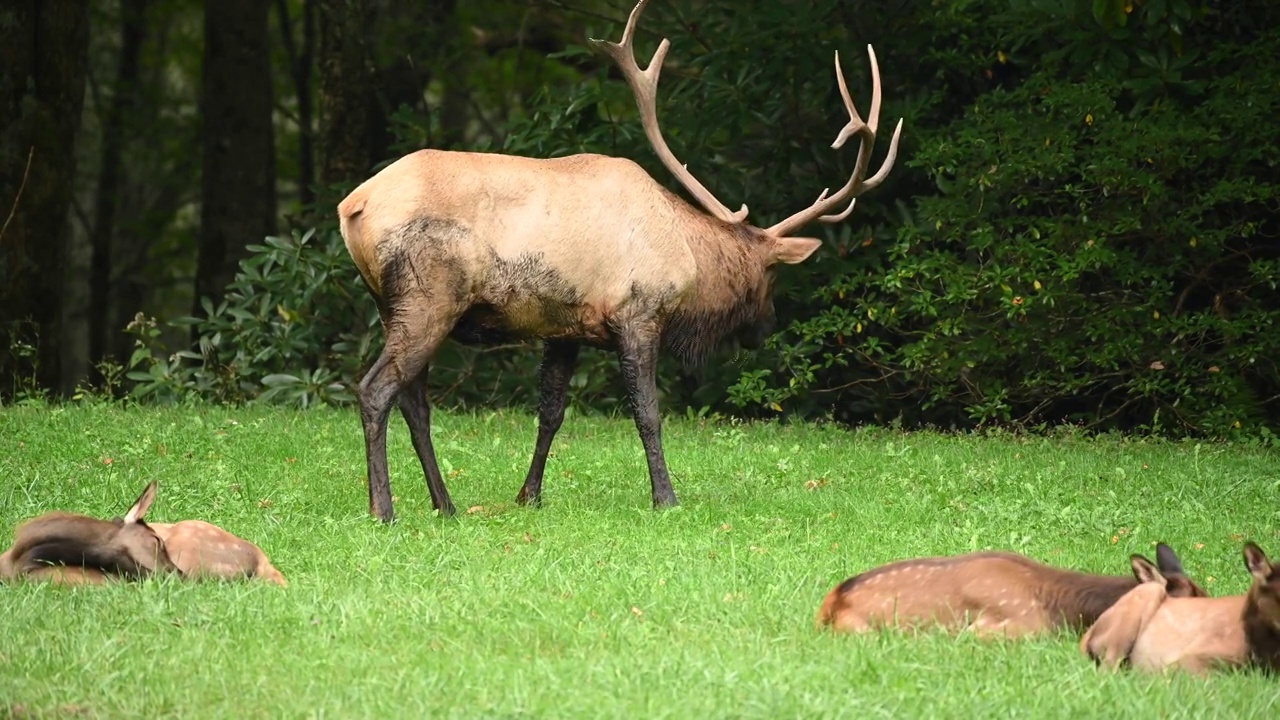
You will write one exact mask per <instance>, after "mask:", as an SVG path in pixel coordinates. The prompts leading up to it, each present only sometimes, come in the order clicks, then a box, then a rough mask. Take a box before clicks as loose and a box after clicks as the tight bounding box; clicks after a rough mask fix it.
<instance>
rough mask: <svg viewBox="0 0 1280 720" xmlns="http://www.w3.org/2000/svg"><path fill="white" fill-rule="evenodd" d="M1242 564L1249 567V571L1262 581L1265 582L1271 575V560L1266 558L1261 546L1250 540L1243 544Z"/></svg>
mask: <svg viewBox="0 0 1280 720" xmlns="http://www.w3.org/2000/svg"><path fill="white" fill-rule="evenodd" d="M1244 566H1245V567H1247V568H1249V573H1250V574H1252V575H1253V576H1254V577H1255V578H1257V579H1258V580H1260V581H1262V582H1267V580H1268V579H1269V578H1270V577H1271V561H1270V560H1268V559H1267V554H1266V553H1264V552H1262V548H1260V547H1258V546H1257V545H1256V544H1254V543H1252V542H1247V543H1245V544H1244Z"/></svg>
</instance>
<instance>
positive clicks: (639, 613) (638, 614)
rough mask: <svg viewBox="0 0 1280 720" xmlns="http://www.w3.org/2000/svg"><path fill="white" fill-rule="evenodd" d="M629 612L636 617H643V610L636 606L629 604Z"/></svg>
mask: <svg viewBox="0 0 1280 720" xmlns="http://www.w3.org/2000/svg"><path fill="white" fill-rule="evenodd" d="M631 614H632V615H635V616H636V617H644V611H643V610H641V609H640V608H638V607H636V606H635V605H632V606H631Z"/></svg>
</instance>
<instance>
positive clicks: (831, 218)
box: [818, 198, 858, 223]
mask: <svg viewBox="0 0 1280 720" xmlns="http://www.w3.org/2000/svg"><path fill="white" fill-rule="evenodd" d="M857 204H858V198H854V199H852V200H850V201H849V207H847V208H845V209H844V212H842V213H838V214H836V215H823V216H822V217H820V218H818V222H824V223H838V222H840V221H841V220H844V219H845V218H847V217H849V215H850V214H851V213H852V212H853V206H854V205H857Z"/></svg>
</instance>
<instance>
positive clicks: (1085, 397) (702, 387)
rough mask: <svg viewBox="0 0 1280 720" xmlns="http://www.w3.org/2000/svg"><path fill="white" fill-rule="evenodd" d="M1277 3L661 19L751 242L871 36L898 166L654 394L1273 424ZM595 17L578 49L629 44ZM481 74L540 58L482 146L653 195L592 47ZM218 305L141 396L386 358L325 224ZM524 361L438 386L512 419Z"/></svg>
mask: <svg viewBox="0 0 1280 720" xmlns="http://www.w3.org/2000/svg"><path fill="white" fill-rule="evenodd" d="M1273 5H1274V4H1273V3H1267V2H1261V0H1250V1H1248V2H1243V3H1239V4H1233V5H1231V6H1230V7H1228V8H1224V9H1216V8H1213V7H1209V6H1198V5H1193V4H1190V3H1188V2H1185V0H1146V1H1145V2H1121V1H1120V0H1097V1H1096V2H1095V1H1094V0H1073V1H1072V2H1067V3H1062V2H1056V1H1050V0H951V1H947V2H942V1H938V2H924V1H922V0H921V1H912V0H908V1H907V2H900V1H899V2H892V3H890V2H870V3H856V4H854V3H842V2H836V1H835V0H819V1H817V2H809V3H774V2H764V1H763V0H760V1H758V2H727V1H725V2H715V1H709V2H696V3H678V2H673V3H665V2H662V3H658V2H655V3H653V4H652V7H651V8H650V9H649V10H648V11H647V13H646V15H645V18H644V21H643V22H642V24H641V28H640V32H639V33H638V37H637V45H638V50H637V54H638V56H639V59H640V62H641V64H642V65H643V64H645V63H646V62H647V61H648V58H649V57H650V54H651V53H652V52H653V49H654V47H655V46H656V42H657V38H658V37H668V38H669V39H670V41H671V44H672V49H671V52H670V55H669V56H668V59H667V62H666V65H665V67H664V71H663V74H662V85H661V89H660V92H659V108H658V113H659V118H660V121H661V124H662V128H663V132H664V134H665V136H666V137H667V140H668V142H669V143H670V145H671V147H672V149H673V151H674V152H675V154H676V155H677V156H678V157H679V158H680V159H681V161H683V162H687V163H688V164H689V167H690V169H691V170H692V171H693V172H694V174H695V175H696V176H697V177H699V178H700V179H701V180H702V181H703V182H704V183H705V184H706V185H707V186H708V187H709V188H712V190H713V192H714V193H715V194H716V195H717V196H718V197H719V198H720V199H721V200H722V201H723V202H724V203H725V204H727V205H729V206H731V207H737V205H738V204H739V203H743V202H745V203H747V204H748V206H749V207H750V208H751V215H750V218H749V220H750V221H751V222H754V223H756V224H760V225H768V224H771V223H772V222H774V221H776V220H777V219H779V218H781V217H784V216H786V215H788V214H790V213H791V212H794V211H795V210H797V209H799V208H801V207H803V206H805V205H807V204H808V203H809V202H811V201H812V199H813V198H814V197H815V196H816V195H817V193H818V192H819V191H820V190H821V189H822V187H824V186H834V185H839V184H840V183H842V182H843V181H844V179H845V178H846V177H847V175H848V173H849V172H850V170H851V166H852V163H853V158H854V155H855V150H854V149H853V148H846V149H845V150H844V151H841V152H835V151H832V150H831V149H830V148H829V147H828V144H829V143H830V141H831V139H832V138H833V137H834V135H835V133H836V131H837V130H838V129H839V127H840V125H841V124H843V122H844V117H843V110H842V108H841V104H840V100H839V96H838V94H837V92H836V86H835V82H834V76H833V72H832V67H831V57H830V56H829V55H828V54H827V52H828V50H826V48H839V49H840V50H841V62H842V64H843V67H844V69H845V73H846V76H847V77H848V79H849V85H850V88H851V90H852V91H853V94H854V98H855V101H856V103H857V104H858V105H859V107H860V109H862V110H863V111H864V112H865V110H866V109H867V105H868V101H869V95H870V92H869V90H870V87H869V86H870V83H869V79H868V78H869V72H868V63H867V59H866V55H865V52H864V50H863V49H864V48H865V46H866V44H868V43H871V44H874V45H875V47H876V50H877V55H878V57H879V60H880V67H881V72H882V76H883V79H884V99H885V106H884V111H883V113H882V118H881V119H882V128H886V130H885V131H884V132H883V134H884V135H887V134H888V130H887V128H891V127H892V124H893V123H894V122H896V120H897V118H899V117H905V119H906V129H905V132H904V139H903V144H902V151H901V155H900V158H899V161H898V166H897V168H896V169H895V170H894V173H893V174H892V175H891V176H890V178H889V180H888V181H887V182H886V183H885V184H884V185H882V186H881V187H879V188H877V189H876V190H875V191H873V192H870V193H868V194H867V196H866V197H865V198H862V199H860V200H859V203H858V209H857V211H856V212H855V213H854V215H853V216H852V217H851V218H850V219H849V220H848V221H846V222H844V223H842V224H839V225H835V226H822V225H818V226H814V227H811V228H809V229H808V230H806V232H808V233H811V234H815V235H817V236H819V237H821V238H823V239H824V242H825V244H824V248H823V249H822V250H821V251H820V252H819V253H818V254H817V255H816V256H815V257H814V258H813V259H812V260H810V261H809V262H808V263H806V264H804V265H801V266H797V267H789V268H784V269H782V270H780V272H779V282H778V287H777V292H776V300H777V305H778V314H779V320H780V323H781V324H780V327H781V328H782V330H781V331H780V332H779V333H778V334H777V335H775V336H774V337H773V338H772V339H771V341H770V343H769V346H768V348H767V349H766V350H764V351H761V352H758V353H752V354H740V355H737V356H733V357H731V358H730V357H729V356H725V357H721V358H718V359H716V360H715V361H713V362H712V363H711V364H710V365H709V366H708V367H706V368H704V369H703V370H702V371H700V372H699V373H698V374H697V375H696V376H693V377H687V376H683V375H681V374H680V373H679V370H678V368H676V367H675V364H674V363H670V364H669V365H665V366H664V367H663V369H662V373H661V375H660V378H659V382H660V386H661V387H662V388H663V390H664V393H665V395H666V398H665V401H664V402H665V403H666V407H667V408H668V409H670V410H679V409H681V408H682V407H683V408H685V409H687V410H692V409H694V408H697V409H698V411H701V412H705V411H709V410H716V411H733V412H736V413H739V414H746V415H763V416H772V415H776V414H778V413H780V412H782V413H787V414H791V415H795V416H801V417H822V416H828V417H835V418H837V419H839V420H842V421H846V422H850V423H860V422H882V423H883V422H893V421H900V422H904V423H908V424H935V425H941V426H957V427H969V426H975V425H983V424H1011V425H1018V426H1023V427H1031V426H1037V425H1040V424H1049V425H1051V424H1057V423H1063V422H1066V423H1073V424H1085V425H1089V426H1092V427H1096V428H1099V429H1110V428H1116V429H1137V430H1142V431H1156V432H1168V433H1173V434H1209V435H1222V434H1231V433H1234V432H1245V433H1249V434H1257V433H1258V432H1266V429H1267V428H1268V427H1274V426H1275V425H1276V424H1277V419H1278V418H1280V406H1278V404H1277V398H1278V397H1280V373H1278V372H1277V367H1276V362H1275V358H1277V357H1280V352H1278V351H1280V347H1278V346H1280V335H1278V334H1277V333H1275V332H1273V331H1272V326H1273V325H1274V324H1275V323H1276V321H1277V320H1278V319H1280V318H1278V317H1277V308H1280V303H1278V302H1277V300H1280V298H1277V292H1276V287H1275V284H1276V281H1277V279H1278V276H1280V257H1277V250H1276V245H1275V240H1276V235H1277V232H1280V228H1277V217H1276V216H1277V211H1276V208H1277V207H1278V206H1280V202H1278V201H1280V196H1278V191H1277V189H1276V188H1277V179H1278V178H1277V165H1276V162H1277V160H1276V158H1277V157H1280V153H1278V152H1277V151H1278V150H1280V148H1278V147H1277V145H1278V144H1280V141H1278V140H1277V137H1276V134H1275V131H1274V118H1275V117H1276V111H1277V109H1278V108H1277V105H1280V86H1277V84H1276V82H1275V80H1274V78H1276V77H1280V59H1278V58H1280V34H1278V33H1277V31H1276V30H1274V28H1275V27H1277V23H1276V22H1275V20H1276V19H1277V17H1276V16H1277V14H1280V11H1278V10H1277V9H1275V8H1273V7H1272V6H1273ZM1277 7H1280V6H1277ZM624 12H625V8H618V9H616V11H615V12H613V13H612V16H613V17H614V18H615V19H616V20H621V19H622V18H623V13H624ZM591 22H593V23H594V25H593V26H590V27H587V28H585V32H584V33H583V34H584V35H585V36H588V37H609V38H616V37H617V35H618V33H619V32H620V26H619V25H618V24H615V23H606V22H601V21H598V20H594V19H593V20H592V21H591ZM583 40H585V38H583ZM562 47H563V46H562ZM486 62H488V61H486ZM493 62H496V63H497V64H496V65H495V64H485V63H480V64H479V65H475V66H473V67H471V69H470V70H469V72H470V73H471V75H470V76H471V77H475V78H483V77H487V76H489V75H494V76H495V77H496V76H502V77H516V76H518V75H519V74H520V73H525V74H528V73H531V72H532V73H535V74H536V75H537V77H540V78H542V79H543V89H542V90H541V92H539V93H538V94H536V95H534V96H532V97H531V98H530V99H527V100H526V101H525V102H524V104H523V106H522V107H521V108H520V109H519V110H518V111H514V110H513V111H512V112H511V113H510V114H508V115H507V116H506V117H507V118H508V122H507V124H506V125H505V126H503V127H501V128H494V129H493V130H494V131H493V132H490V131H489V130H488V129H486V131H485V132H484V133H481V135H483V137H484V138H485V139H484V140H483V141H482V142H481V141H478V142H480V144H482V145H484V144H486V143H493V144H494V146H497V145H499V144H500V146H501V150H502V151H504V152H512V153H518V154H524V155H530V156H536V157H554V156H561V155H566V154H570V153H575V152H600V153H606V154H611V155H617V156H622V157H628V158H631V159H634V160H636V161H637V162H639V163H641V164H642V165H644V166H645V167H646V168H647V169H648V170H649V171H650V172H651V173H652V174H653V176H654V177H655V178H658V179H659V180H660V181H662V182H664V183H668V184H669V185H670V184H671V183H670V177H669V173H667V172H666V171H665V170H664V169H663V168H662V167H661V166H660V164H659V163H658V162H657V160H656V159H655V158H654V155H653V153H652V151H651V150H650V148H649V146H648V143H647V141H646V139H645V138H644V135H643V133H642V131H641V129H640V125H639V122H638V118H637V116H636V112H635V109H634V102H633V99H632V97H631V94H630V92H629V90H628V88H627V87H626V85H625V84H624V83H622V82H621V81H620V80H618V79H617V76H616V72H613V71H611V69H610V67H609V63H608V61H607V60H606V59H605V58H604V57H602V56H597V55H594V54H592V53H591V52H590V51H588V50H587V49H586V48H585V43H584V44H583V45H569V46H568V47H564V49H563V50H562V51H560V52H558V53H555V54H553V55H552V56H551V57H550V58H548V59H546V60H543V61H539V62H538V63H534V64H529V63H525V64H524V65H522V66H517V65H511V66H510V67H508V66H507V65H503V63H504V62H508V64H510V63H509V61H501V60H495V61H493ZM504 68H505V69H504ZM522 68H523V69H522ZM477 92H478V91H477ZM485 102H488V101H485ZM440 122H441V120H440V118H439V117H436V116H434V115H432V114H430V113H427V114H419V113H418V112H417V111H414V110H410V109H407V108H406V109H403V110H402V111H401V113H400V114H398V115H397V116H396V118H395V127H396V128H397V130H398V131H399V132H400V133H401V135H402V140H401V141H402V145H401V147H404V148H408V147H413V146H418V145H421V144H423V143H428V142H431V139H432V137H433V133H434V132H435V130H433V128H438V127H439V123H440ZM477 137H479V135H478V136H477ZM885 145H887V139H886V140H882V142H881V145H880V147H879V148H878V150H877V154H876V156H875V158H874V159H873V165H875V164H878V163H879V158H880V156H881V155H882V154H883V152H884V146H885ZM357 179H358V178H357ZM353 180H356V179H353ZM321 210H322V211H323V212H322V214H327V213H330V212H331V209H324V208H322V209H321ZM213 310H215V311H216V312H213V313H212V314H213V319H212V320H211V321H210V322H209V323H207V324H205V325H203V326H202V327H201V328H200V334H201V336H202V337H203V340H202V342H201V348H202V352H203V358H204V361H203V362H202V363H197V364H196V365H195V366H193V367H196V368H198V369H184V370H181V371H178V370H177V369H176V368H177V367H179V366H180V365H181V363H182V362H185V361H184V360H182V359H181V358H179V359H178V360H175V361H174V362H171V363H157V364H155V365H153V366H152V367H151V368H150V370H149V371H148V373H147V375H146V377H147V378H150V379H148V380H147V381H146V382H147V383H149V384H146V385H144V387H150V388H154V389H155V390H158V389H162V388H163V389H166V394H169V395H172V394H174V391H175V390H177V391H179V392H190V391H199V392H200V393H201V394H210V393H212V395H213V396H215V397H218V398H221V399H230V400H237V401H243V400H248V399H251V398H255V397H261V398H263V399H270V400H275V401H279V400H287V401H289V402H298V403H302V404H307V403H310V402H313V401H317V400H319V401H325V402H341V401H344V400H347V399H349V397H350V393H351V387H352V383H353V382H354V381H355V379H357V378H358V377H359V375H360V372H361V370H362V368H363V367H365V366H366V365H367V363H368V362H369V361H371V359H372V356H373V354H374V353H376V352H377V350H378V346H379V345H380V342H381V332H380V330H379V329H378V328H377V323H376V313H375V312H374V310H373V305H372V303H371V302H370V301H369V299H368V297H367V295H366V294H365V292H364V289H363V287H362V286H361V285H360V282H359V280H358V277H357V275H356V273H355V271H354V269H353V268H352V266H351V264H350V261H349V259H348V258H347V257H346V253H345V250H344V249H343V248H342V244H341V240H340V239H339V238H338V237H337V235H336V233H335V232H333V231H324V232H320V233H317V234H315V235H314V236H311V235H303V236H297V237H295V238H293V239H291V240H273V241H270V243H269V244H268V245H267V246H263V247H262V248H258V249H256V250H255V252H254V254H253V256H252V257H251V258H250V260H249V261H247V262H246V265H245V269H244V272H243V273H242V274H241V276H240V277H238V278H237V281H236V284H235V286H233V291H232V292H231V294H230V295H229V302H228V304H226V305H225V306H224V307H221V308H213ZM250 325H254V327H249V326H250ZM538 355H539V353H538V351H537V348H536V347H533V346H529V345H525V346H518V347H511V348H498V349H494V350H474V349H464V348H460V347H457V346H455V345H453V344H448V345H446V349H445V350H444V351H443V352H442V354H441V357H440V358H438V359H437V361H436V363H435V364H433V367H432V376H431V377H432V387H433V393H434V395H435V397H436V400H437V401H438V402H443V403H445V404H452V405H466V406H486V407H491V406H501V405H507V404H521V405H531V404H533V403H534V402H536V394H537V390H536V368H537V361H538ZM143 357H144V358H146V357H147V355H146V354H145V353H144V354H143ZM189 359H194V358H189ZM145 362H152V361H151V360H145ZM175 363H177V364H175ZM303 368H305V369H308V370H307V371H306V372H304V371H303V370H302V369H303ZM136 372H137V371H135V377H142V376H138V375H136ZM177 377H181V378H183V379H182V380H181V381H177V380H174V379H173V378H177ZM264 383H265V384H264ZM155 390H153V392H154V391H155ZM572 393H573V395H572V396H573V401H574V402H575V403H576V404H577V405H578V406H579V407H580V408H584V409H602V410H610V409H613V408H614V407H615V406H616V405H617V404H618V401H619V398H620V396H621V384H620V383H619V382H618V380H617V370H616V363H615V362H614V360H613V358H612V356H611V355H609V354H606V353H598V352H587V353H584V355H583V357H582V362H581V367H580V370H579V373H578V374H577V375H576V376H575V378H574V381H573V390H572ZM1259 428H1261V430H1259Z"/></svg>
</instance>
